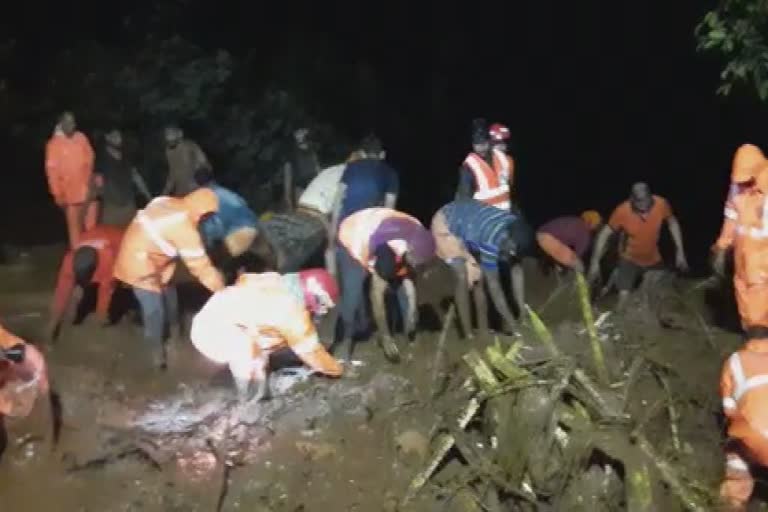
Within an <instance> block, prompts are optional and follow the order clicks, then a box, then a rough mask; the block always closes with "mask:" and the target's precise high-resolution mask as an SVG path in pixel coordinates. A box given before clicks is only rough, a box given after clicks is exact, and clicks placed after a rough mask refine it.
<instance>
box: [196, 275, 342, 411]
mask: <svg viewBox="0 0 768 512" xmlns="http://www.w3.org/2000/svg"><path fill="white" fill-rule="evenodd" d="M338 297H339V290H338V287H337V285H336V282H335V281H334V279H333V277H331V275H330V274H329V273H328V272H327V271H326V270H325V269H310V270H304V271H302V272H299V273H297V274H286V275H280V274H277V273H274V272H268V273H264V274H242V275H241V276H240V277H239V279H238V280H237V283H236V284H234V285H233V286H228V287H227V288H225V289H224V290H221V291H219V292H216V293H215V294H213V295H212V296H211V298H210V299H209V300H208V302H207V303H206V304H205V306H204V307H203V309H202V310H201V311H200V312H199V313H198V314H197V315H196V316H195V318H194V320H193V321H192V332H191V335H190V337H191V339H192V344H193V345H194V346H195V347H196V348H197V349H198V350H199V351H200V352H201V353H202V354H203V355H205V356H206V357H207V358H209V359H211V360H213V361H216V362H217V363H220V364H225V363H226V364H227V365H229V371H230V372H231V374H232V379H233V380H234V383H235V387H236V388H237V393H238V397H239V398H240V399H241V400H249V399H250V398H251V389H250V387H251V383H252V382H253V381H255V382H256V383H257V385H258V391H257V393H256V398H258V399H259V400H265V399H268V398H269V397H270V389H269V357H270V355H271V354H273V353H274V352H276V351H278V350H280V349H283V348H289V349H290V350H291V351H293V353H294V354H296V355H297V356H298V357H299V358H300V359H301V360H302V361H303V362H304V363H305V364H307V365H308V366H310V367H311V368H312V369H313V370H315V371H316V372H318V373H322V374H324V375H329V376H331V377H339V376H340V375H341V373H342V367H341V365H340V364H339V362H338V361H336V360H335V359H334V358H333V356H331V355H330V354H329V353H328V352H327V351H326V350H325V347H323V345H322V344H321V343H320V341H319V339H318V334H317V331H316V330H315V327H314V325H313V322H312V318H311V317H310V315H312V316H314V317H321V316H324V315H326V314H327V313H328V311H329V310H330V309H331V308H333V307H334V306H335V305H336V302H337V301H338Z"/></svg>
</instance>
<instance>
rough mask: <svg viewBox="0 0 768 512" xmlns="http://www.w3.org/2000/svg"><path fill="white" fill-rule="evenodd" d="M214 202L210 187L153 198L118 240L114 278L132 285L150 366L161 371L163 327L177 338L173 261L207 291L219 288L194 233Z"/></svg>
mask: <svg viewBox="0 0 768 512" xmlns="http://www.w3.org/2000/svg"><path fill="white" fill-rule="evenodd" d="M218 209H219V200H218V197H217V196H216V194H215V193H214V192H213V191H212V190H211V189H209V188H200V189H198V190H195V191H194V192H192V193H191V194H188V195H186V196H185V197H184V198H181V199H178V198H175V197H158V198H155V199H154V200H153V201H152V202H150V203H149V204H148V205H147V207H146V208H144V209H143V210H140V211H139V212H138V213H137V214H136V218H135V219H134V220H133V222H132V223H131V225H130V226H128V230H127V231H126V232H125V236H124V237H123V243H122V245H121V247H120V251H119V253H118V256H117V261H116V263H115V274H114V275H115V277H116V278H117V279H119V280H120V281H122V282H123V283H125V284H127V285H129V286H131V287H133V293H134V295H136V299H137V300H138V302H139V305H140V306H141V315H142V320H143V321H144V339H145V340H146V341H147V342H148V344H149V348H150V350H151V354H152V358H153V362H154V363H155V364H156V365H157V366H158V367H160V368H165V367H166V357H165V347H164V343H163V339H164V334H165V329H166V326H168V327H170V332H171V337H172V338H175V339H178V338H179V337H180V327H181V326H180V325H179V318H178V298H177V295H176V288H175V287H173V286H170V281H171V278H172V277H173V273H174V271H175V270H176V261H177V259H178V258H181V259H182V260H184V263H185V264H186V266H187V268H188V269H189V271H190V272H191V273H192V275H194V276H195V277H196V278H197V279H198V280H199V281H200V282H201V283H202V284H203V286H205V287H206V288H208V289H209V290H210V291H212V292H216V291H218V290H221V289H222V288H224V278H223V277H222V275H221V273H220V272H219V271H218V270H217V269H216V268H215V267H214V266H213V264H212V263H211V260H210V259H209V258H208V255H207V254H206V252H205V247H204V245H203V241H202V240H201V238H200V234H199V233H198V225H199V224H200V222H201V220H202V219H203V218H204V217H205V216H207V215H211V214H213V213H215V212H217V211H218Z"/></svg>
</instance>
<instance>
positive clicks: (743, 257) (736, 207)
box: [716, 187, 768, 284]
mask: <svg viewBox="0 0 768 512" xmlns="http://www.w3.org/2000/svg"><path fill="white" fill-rule="evenodd" d="M724 217H725V219H724V222H723V228H722V230H721V233H720V238H719V239H718V241H717V244H716V245H717V246H718V247H719V248H721V249H727V248H728V247H730V246H733V250H734V251H733V255H734V267H735V268H734V270H735V276H734V277H735V278H736V279H739V280H742V281H744V282H745V283H747V284H760V283H767V282H768V196H767V195H765V194H763V193H762V192H761V191H759V190H758V189H757V188H755V187H753V188H750V189H747V190H744V191H737V190H735V189H734V190H732V192H731V194H729V198H728V201H727V202H726V206H725V210H724Z"/></svg>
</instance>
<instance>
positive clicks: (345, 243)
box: [333, 208, 435, 361]
mask: <svg viewBox="0 0 768 512" xmlns="http://www.w3.org/2000/svg"><path fill="white" fill-rule="evenodd" d="M337 242H338V245H337V247H336V251H335V258H337V261H335V262H334V263H333V268H338V272H339V273H338V275H339V276H340V280H341V287H342V293H341V308H340V310H341V321H342V325H343V336H342V341H341V350H343V351H344V352H345V356H346V357H348V359H350V360H351V359H352V352H353V350H354V343H353V339H354V336H355V334H357V333H355V317H356V315H359V314H361V313H363V312H364V311H365V309H364V308H365V306H366V296H365V284H366V281H367V279H368V277H369V276H370V277H371V288H370V300H371V304H372V306H373V316H374V320H375V323H376V326H377V327H378V329H379V333H378V339H379V343H380V345H381V346H382V348H383V349H384V354H385V355H386V356H387V358H388V359H389V360H391V361H397V360H399V357H400V351H399V350H398V348H397V345H396V344H395V342H394V339H393V334H392V332H391V331H390V326H391V322H387V314H386V308H385V296H386V293H387V289H388V288H390V289H392V290H395V291H396V293H397V299H398V303H399V308H400V312H401V316H402V319H403V325H404V327H405V332H406V334H408V335H410V334H412V333H414V332H415V330H416V324H417V315H416V313H417V307H416V305H417V302H416V288H415V286H414V283H413V277H414V275H415V274H416V273H417V272H419V271H420V270H422V269H424V268H425V265H426V264H427V263H429V262H430V261H431V260H433V258H434V257H435V240H434V239H433V238H432V234H431V233H430V232H429V230H427V229H426V228H424V226H422V225H421V222H419V221H418V219H415V218H414V217H411V216H410V215H407V214H405V213H401V212H398V211H396V210H393V209H391V208H366V209H365V210H360V211H357V212H355V213H353V214H352V215H350V216H349V217H347V218H346V219H344V222H342V223H341V226H339V236H338V241H337ZM336 265H338V266H336Z"/></svg>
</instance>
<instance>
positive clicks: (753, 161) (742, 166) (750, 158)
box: [731, 144, 768, 183]
mask: <svg viewBox="0 0 768 512" xmlns="http://www.w3.org/2000/svg"><path fill="white" fill-rule="evenodd" d="M767 163H768V162H766V159H765V155H763V152H762V151H761V150H760V148H758V147H757V146H755V145H753V144H744V145H742V146H740V147H739V149H737V150H736V154H735V155H734V156H733V165H732V166H731V182H732V183H746V182H748V181H750V180H752V179H754V178H757V175H758V173H759V172H760V169H762V168H763V167H765V166H766V164H767Z"/></svg>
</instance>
